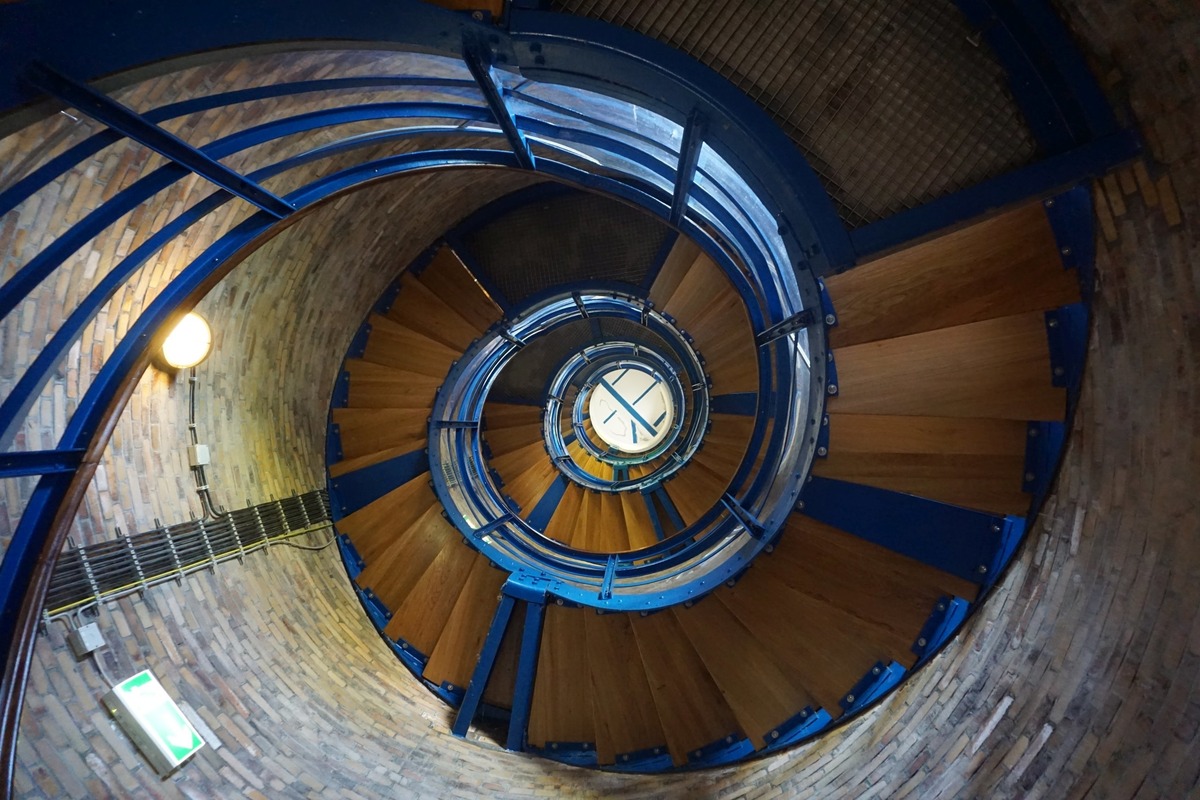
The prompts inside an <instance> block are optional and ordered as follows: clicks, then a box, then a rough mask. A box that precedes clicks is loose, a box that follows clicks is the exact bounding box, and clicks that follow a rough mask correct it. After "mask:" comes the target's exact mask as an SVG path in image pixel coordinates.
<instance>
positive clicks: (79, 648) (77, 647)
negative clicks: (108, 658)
mask: <svg viewBox="0 0 1200 800" xmlns="http://www.w3.org/2000/svg"><path fill="white" fill-rule="evenodd" d="M67 643H68V644H70V645H71V652H73V653H74V654H75V658H76V659H79V660H82V659H83V658H86V657H87V655H88V653H92V652H95V651H96V650H99V649H100V648H101V647H104V634H102V633H100V626H99V625H98V624H97V623H95V622H89V623H88V624H87V625H81V626H80V627H78V628H74V629H72V630H71V631H70V632H69V633H68V634H67Z"/></svg>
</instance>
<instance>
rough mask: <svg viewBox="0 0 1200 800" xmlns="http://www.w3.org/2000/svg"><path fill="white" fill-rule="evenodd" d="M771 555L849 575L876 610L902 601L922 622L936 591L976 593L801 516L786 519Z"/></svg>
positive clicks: (969, 584) (894, 607)
mask: <svg viewBox="0 0 1200 800" xmlns="http://www.w3.org/2000/svg"><path fill="white" fill-rule="evenodd" d="M772 557H778V559H781V560H785V561H791V562H792V564H793V566H795V567H802V566H803V565H814V566H816V565H819V566H820V569H809V568H808V567H807V566H803V569H805V570H807V571H810V572H815V573H820V574H830V575H834V574H839V573H850V574H853V576H854V580H853V581H852V582H851V585H852V586H855V587H856V588H860V589H861V595H862V596H863V598H869V597H876V598H877V602H878V604H879V608H880V610H881V611H888V610H891V611H896V612H899V611H902V610H903V609H902V606H903V604H905V603H909V604H910V606H911V608H910V613H911V614H912V615H913V616H912V618H914V619H915V618H917V617H921V620H922V622H924V617H927V616H928V615H929V613H930V611H931V609H932V607H933V603H934V601H935V600H937V598H938V597H940V596H941V595H944V594H948V595H953V596H955V597H961V598H963V599H965V600H972V601H973V600H974V599H975V596H976V595H977V594H978V592H979V587H978V586H976V585H975V584H974V583H972V582H971V581H967V580H964V579H962V578H959V577H957V576H955V575H951V574H950V573H948V572H943V571H942V570H940V569H937V568H936V567H931V566H930V565H928V564H925V563H923V562H921V561H917V560H916V559H914V558H909V557H907V556H904V555H901V554H899V553H896V552H894V551H892V550H889V549H888V548H886V547H884V546H882V545H878V544H875V543H874V542H868V541H866V540H864V539H860V538H859V537H857V536H855V535H853V534H851V533H847V532H845V531H843V530H839V529H838V528H835V527H833V526H832V525H826V524H825V523H823V522H819V521H818V520H815V519H812V518H811V517H806V516H804V515H803V514H792V515H791V516H789V517H788V520H787V522H786V523H785V525H784V533H783V536H781V537H780V539H779V542H778V544H777V545H776V547H775V552H774V553H773V554H772ZM820 580H825V579H824V578H821V579H820ZM905 598H913V599H912V600H906V599H905ZM922 614H924V617H922V616H921V615H922Z"/></svg>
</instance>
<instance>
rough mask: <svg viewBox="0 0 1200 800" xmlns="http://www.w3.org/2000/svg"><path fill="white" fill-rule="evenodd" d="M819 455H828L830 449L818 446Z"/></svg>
mask: <svg viewBox="0 0 1200 800" xmlns="http://www.w3.org/2000/svg"><path fill="white" fill-rule="evenodd" d="M817 455H819V456H827V455H829V450H828V448H825V447H818V448H817Z"/></svg>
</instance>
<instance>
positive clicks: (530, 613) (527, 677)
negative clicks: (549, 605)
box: [504, 600, 546, 750]
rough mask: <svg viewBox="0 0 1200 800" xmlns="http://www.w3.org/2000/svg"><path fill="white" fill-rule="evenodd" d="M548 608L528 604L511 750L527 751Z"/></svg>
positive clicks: (509, 743) (511, 719)
mask: <svg viewBox="0 0 1200 800" xmlns="http://www.w3.org/2000/svg"><path fill="white" fill-rule="evenodd" d="M545 615H546V605H545V603H542V602H537V601H535V600H530V601H528V602H527V603H526V604H525V627H524V629H523V630H522V631H521V656H520V658H519V660H518V661H517V685H516V689H515V691H514V692H513V705H512V716H511V717H509V721H508V741H507V742H506V743H505V745H504V746H505V747H506V748H508V749H509V750H523V749H524V748H525V733H526V729H527V728H528V727H529V709H530V708H531V707H532V705H533V682H534V679H535V678H536V677H537V662H538V653H539V651H540V650H541V644H542V621H543V619H544V618H545Z"/></svg>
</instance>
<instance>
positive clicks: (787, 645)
mask: <svg viewBox="0 0 1200 800" xmlns="http://www.w3.org/2000/svg"><path fill="white" fill-rule="evenodd" d="M764 560H766V561H769V560H770V558H769V557H768V558H767V559H759V560H758V561H764ZM773 573H774V571H773V570H767V569H761V568H760V566H759V563H758V562H756V563H755V565H754V567H753V568H752V569H751V573H750V574H747V575H746V576H745V577H744V578H742V580H741V581H739V582H738V583H737V585H736V586H734V587H733V588H732V589H730V590H729V591H728V592H723V593H722V595H721V602H722V603H724V604H725V605H726V606H727V607H728V608H729V610H730V611H732V612H733V614H734V615H735V616H736V617H737V618H738V620H739V621H740V622H741V623H742V624H743V625H744V626H745V627H746V628H747V629H748V630H749V631H750V633H751V635H753V636H754V638H755V639H757V640H758V641H759V642H760V643H761V644H762V646H763V647H764V648H766V650H767V651H768V652H769V653H771V657H772V658H773V659H774V660H775V662H776V663H777V664H778V665H779V666H780V667H781V668H783V669H785V670H788V671H789V672H790V673H791V674H792V675H794V676H795V680H796V681H797V682H798V683H800V684H801V685H803V686H804V687H805V688H806V689H807V690H808V691H809V692H810V693H811V694H812V697H813V699H814V700H815V702H816V703H817V704H818V705H819V706H820V707H822V708H824V709H825V710H826V711H828V712H829V713H830V714H831V715H832V716H834V717H837V716H839V714H840V713H841V708H840V706H839V705H838V702H839V701H840V700H841V699H842V698H843V697H844V696H845V694H846V692H848V691H849V690H850V688H851V687H852V686H853V685H854V684H855V683H857V682H858V681H859V679H860V678H861V677H862V676H863V675H865V674H866V673H867V672H868V671H869V670H870V669H871V668H872V667H873V666H874V665H875V664H876V663H877V662H879V661H880V660H882V659H884V658H886V657H887V656H888V653H887V650H886V649H885V648H883V647H881V646H878V645H874V644H872V643H871V642H870V640H867V639H863V638H862V637H861V636H860V635H859V634H858V631H856V630H855V629H854V628H853V627H846V625H845V623H846V621H847V620H846V618H847V616H848V615H846V614H844V613H840V612H839V610H838V609H835V608H830V607H829V606H827V605H826V604H824V603H822V602H820V601H819V600H816V599H814V598H812V597H810V596H808V595H806V594H803V593H801V592H797V591H795V590H793V589H792V588H791V587H789V586H788V585H787V584H785V583H784V582H783V581H782V580H780V579H779V578H778V577H777V576H776V575H775V574H773ZM780 620H787V621H788V624H786V625H781V624H780ZM914 638H915V636H914ZM792 713H793V714H794V713H795V710H793V711H792Z"/></svg>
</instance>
